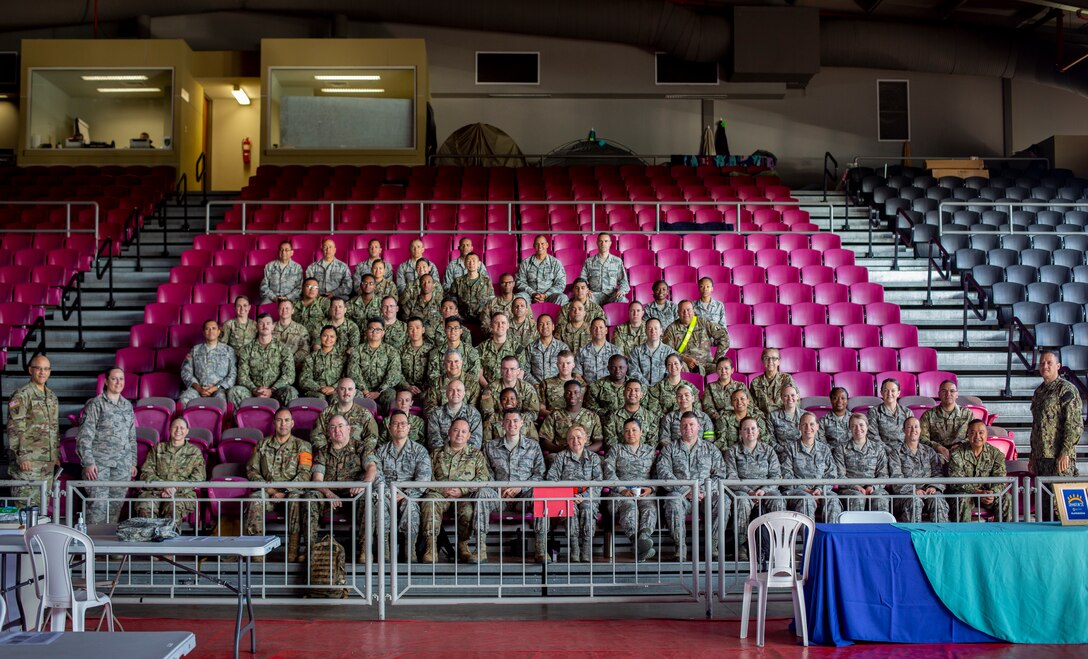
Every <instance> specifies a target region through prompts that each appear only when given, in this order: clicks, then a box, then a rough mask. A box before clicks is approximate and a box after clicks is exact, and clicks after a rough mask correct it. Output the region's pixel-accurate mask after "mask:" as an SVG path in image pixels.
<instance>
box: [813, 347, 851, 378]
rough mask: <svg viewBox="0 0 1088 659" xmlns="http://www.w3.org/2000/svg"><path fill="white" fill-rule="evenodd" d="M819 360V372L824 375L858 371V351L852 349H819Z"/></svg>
mask: <svg viewBox="0 0 1088 659" xmlns="http://www.w3.org/2000/svg"><path fill="white" fill-rule="evenodd" d="M819 358H820V369H819V370H820V371H822V372H824V373H831V374H835V373H840V372H842V371H856V370H858V351H857V350H854V349H853V348H836V347H829V348H821V349H820V352H819Z"/></svg>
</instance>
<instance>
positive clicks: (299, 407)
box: [288, 398, 328, 437]
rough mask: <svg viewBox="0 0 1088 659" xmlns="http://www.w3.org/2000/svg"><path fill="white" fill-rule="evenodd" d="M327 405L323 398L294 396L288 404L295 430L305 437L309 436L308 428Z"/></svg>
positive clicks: (310, 427) (312, 425) (311, 426)
mask: <svg viewBox="0 0 1088 659" xmlns="http://www.w3.org/2000/svg"><path fill="white" fill-rule="evenodd" d="M326 407H328V403H326V402H325V399H323V398H296V399H295V400H293V401H291V404H290V405H288V409H290V410H291V416H292V417H293V418H294V420H295V431H296V432H298V433H300V434H301V435H303V436H305V437H309V436H310V430H311V429H312V428H313V427H314V422H315V421H317V417H318V416H320V415H321V412H322V411H323V410H324V409H325V408H326Z"/></svg>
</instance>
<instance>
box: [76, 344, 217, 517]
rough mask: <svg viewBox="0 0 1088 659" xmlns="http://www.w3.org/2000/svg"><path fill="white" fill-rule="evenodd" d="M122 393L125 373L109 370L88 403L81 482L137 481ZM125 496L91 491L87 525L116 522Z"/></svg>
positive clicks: (129, 414) (111, 490)
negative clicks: (100, 389)
mask: <svg viewBox="0 0 1088 659" xmlns="http://www.w3.org/2000/svg"><path fill="white" fill-rule="evenodd" d="M228 349H229V348H228ZM124 390H125V372H124V371H122V370H121V369H119V368H111V369H110V370H109V371H108V372H107V373H106V388H105V390H104V391H103V392H102V393H101V394H100V395H99V396H96V397H95V398H92V399H91V401H90V402H89V403H87V407H86V408H85V412H84V414H83V424H82V425H80V427H79V435H78V438H77V442H78V447H79V461H80V462H81V463H82V464H83V479H84V480H89V481H127V480H132V479H133V478H135V477H136V416H135V415H134V414H133V411H132V403H130V402H129V401H127V400H125V398H124V397H123V396H121V392H122V391H124ZM126 492H128V488H126V487H105V488H102V487H95V488H91V489H90V493H89V494H88V501H87V523H88V524H106V523H113V522H116V521H117V516H118V515H119V514H120V512H121V503H122V501H121V499H122V498H123V497H124V496H125V493H126ZM100 498H104V499H107V500H106V501H102V500H101V499H100Z"/></svg>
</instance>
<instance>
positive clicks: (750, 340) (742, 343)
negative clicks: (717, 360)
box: [729, 323, 764, 350]
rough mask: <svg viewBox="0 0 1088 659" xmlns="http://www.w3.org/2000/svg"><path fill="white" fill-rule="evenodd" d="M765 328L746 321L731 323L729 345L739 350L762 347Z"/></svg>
mask: <svg viewBox="0 0 1088 659" xmlns="http://www.w3.org/2000/svg"><path fill="white" fill-rule="evenodd" d="M763 344H764V341H763V328H762V327H760V326H759V325H750V324H746V323H729V345H730V346H731V347H732V348H734V349H737V350H741V349H743V348H762V347H763Z"/></svg>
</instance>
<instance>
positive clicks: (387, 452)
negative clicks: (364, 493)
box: [363, 410, 432, 556]
mask: <svg viewBox="0 0 1088 659" xmlns="http://www.w3.org/2000/svg"><path fill="white" fill-rule="evenodd" d="M364 464H365V469H366V473H365V474H364V475H363V480H364V481H367V482H369V483H374V482H377V480H378V479H379V478H380V479H382V480H383V481H385V483H387V484H391V483H396V482H398V481H412V482H417V483H418V482H422V481H429V480H432V479H431V457H430V456H429V455H428V454H427V449H426V448H424V447H423V445H422V444H417V443H415V442H412V441H409V440H408V414H407V413H406V412H404V411H403V410H393V411H392V412H390V414H389V441H388V442H386V443H384V444H382V445H380V446H378V448H377V450H375V451H374V452H373V453H371V454H370V455H369V456H367V458H366V460H365V463H364ZM372 491H373V496H374V505H375V506H385V507H386V511H385V528H384V529H382V530H380V531H379V533H380V534H381V535H382V536H383V537H385V536H386V535H388V534H389V532H390V528H391V527H392V519H393V515H392V513H393V511H392V509H391V508H390V506H389V502H390V500H391V499H392V498H393V495H390V494H387V495H386V496H385V497H384V498H379V497H378V489H377V488H372ZM423 492H424V490H423V488H411V489H406V490H398V491H397V492H396V494H395V496H396V501H397V530H398V531H399V532H400V533H403V534H404V545H403V546H404V547H407V548H409V552H410V551H411V548H414V547H415V546H416V537H417V536H418V535H419V517H420V516H419V498H420V497H422V496H423ZM379 519H380V516H379V515H375V516H374V522H375V524H377V523H378V520H379ZM385 546H386V552H385V555H386V556H389V555H390V552H389V546H390V542H389V539H388V538H386V541H385Z"/></svg>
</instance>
